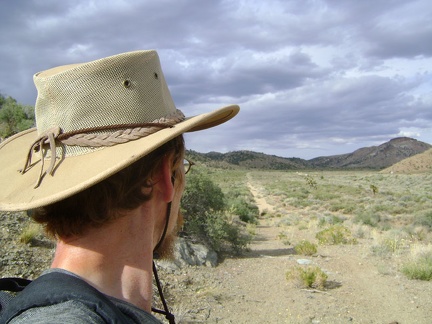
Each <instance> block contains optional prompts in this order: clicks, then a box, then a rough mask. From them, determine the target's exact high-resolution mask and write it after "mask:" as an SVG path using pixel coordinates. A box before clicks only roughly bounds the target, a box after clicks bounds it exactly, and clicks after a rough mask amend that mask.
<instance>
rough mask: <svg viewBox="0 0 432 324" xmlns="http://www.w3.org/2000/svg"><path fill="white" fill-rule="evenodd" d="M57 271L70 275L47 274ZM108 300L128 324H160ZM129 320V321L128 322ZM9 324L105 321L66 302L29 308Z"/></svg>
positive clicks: (127, 305) (141, 312)
mask: <svg viewBox="0 0 432 324" xmlns="http://www.w3.org/2000/svg"><path fill="white" fill-rule="evenodd" d="M52 271H59V272H64V273H67V274H70V275H74V274H72V273H71V272H68V271H65V270H61V269H51V270H49V271H48V272H52ZM107 297H108V299H109V300H110V301H111V302H113V303H114V305H115V306H116V307H118V309H119V310H120V311H121V312H122V313H123V314H124V315H125V317H126V318H127V319H128V323H158V324H160V323H161V322H160V321H159V320H158V319H157V318H156V317H154V316H153V315H151V314H149V313H147V312H146V311H144V310H142V309H140V308H138V307H136V306H135V305H133V304H131V303H128V302H125V301H123V300H120V299H117V298H114V297H110V296H107ZM129 319H130V321H129ZM10 323H11V324H22V323H32V324H33V323H34V324H46V323H48V324H49V323H56V324H57V323H61V324H78V323H79V324H82V323H92V324H105V321H104V320H103V319H102V318H101V317H100V316H99V315H98V314H97V313H95V312H94V311H92V310H91V309H90V308H89V307H88V306H87V305H85V304H84V303H81V302H79V301H76V300H69V301H66V302H62V303H58V304H54V305H50V306H45V307H35V308H31V309H29V310H27V311H25V312H23V313H22V314H20V315H19V316H16V317H15V318H13V319H12V320H11V321H10Z"/></svg>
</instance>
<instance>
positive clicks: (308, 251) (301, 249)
mask: <svg viewBox="0 0 432 324" xmlns="http://www.w3.org/2000/svg"><path fill="white" fill-rule="evenodd" d="M294 250H295V251H296V253H297V254H301V255H314V254H316V253H317V251H318V250H317V246H316V244H314V243H311V242H309V241H307V240H303V241H301V242H300V243H298V244H296V245H295V246H294Z"/></svg>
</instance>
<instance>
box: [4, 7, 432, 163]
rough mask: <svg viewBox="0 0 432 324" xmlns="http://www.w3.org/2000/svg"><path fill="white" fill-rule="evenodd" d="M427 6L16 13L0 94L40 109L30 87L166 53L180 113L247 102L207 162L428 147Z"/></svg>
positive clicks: (204, 140)
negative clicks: (130, 57) (414, 143)
mask: <svg viewBox="0 0 432 324" xmlns="http://www.w3.org/2000/svg"><path fill="white" fill-rule="evenodd" d="M431 15H432V5H431V4H430V3H429V1H427V0H417V1H409V2H408V1H403V0H398V1H394V0H388V1H379V2H375V3H373V4H371V3H370V2H367V1H356V0H347V1H335V0H320V1H282V0H281V1H277V0H269V1H257V0H255V1H253V0H244V1H233V0H225V1H206V2H204V1H200V0H177V1H174V0H158V1H156V0H154V1H150V0H148V1H122V0H109V1H103V2H102V1H84V0H83V1H74V2H69V1H55V0H47V1H43V2H41V1H35V0H34V1H23V0H17V1H8V2H5V3H4V4H2V10H1V11H0V42H1V44H2V46H1V47H0V71H1V78H0V92H1V93H2V94H4V95H10V96H12V97H14V98H16V99H17V100H18V101H20V102H23V103H25V104H33V103H34V100H35V97H36V92H35V90H34V86H33V84H32V75H33V74H34V73H36V72H38V71H40V70H44V69H47V68H50V67H52V66H56V65H62V64H69V63H75V62H85V61H89V60H93V59H98V58H101V57H104V56H108V55H114V54H117V53H121V52H125V51H132V50H137V49H150V48H154V49H157V50H158V52H159V55H160V57H161V61H162V67H163V69H164V72H165V76H166V79H167V81H168V84H169V86H170V89H171V91H172V94H173V97H174V100H175V102H176V103H177V105H178V106H179V108H180V109H182V110H184V111H185V112H186V113H187V114H189V113H190V114H197V113H201V112H204V111H207V110H209V109H213V108H217V107H219V106H223V105H227V104H231V103H238V104H240V105H241V108H242V110H241V112H240V114H239V116H238V117H237V118H236V119H234V120H232V121H230V122H229V123H228V124H226V125H223V126H221V127H218V128H215V129H212V130H208V131H206V132H205V134H204V133H203V135H199V136H197V135H195V134H190V135H188V136H187V139H188V143H189V145H188V146H189V147H190V148H192V149H196V150H198V151H203V152H205V151H210V150H214V151H230V150H240V149H251V150H256V151H261V152H265V153H269V154H277V155H282V156H297V157H303V158H313V157H316V156H319V155H330V154H339V153H347V152H350V151H352V150H354V149H357V148H359V147H362V146H369V145H376V144H380V143H382V142H384V141H387V140H389V139H391V138H393V137H396V136H401V135H406V134H408V135H410V134H413V135H412V136H415V137H416V138H418V139H419V140H423V141H426V142H432V128H431V126H430V125H431V121H432V95H431V92H430V89H431V85H432V68H431V66H432V43H431V42H430V39H432V25H431V24H430V17H431Z"/></svg>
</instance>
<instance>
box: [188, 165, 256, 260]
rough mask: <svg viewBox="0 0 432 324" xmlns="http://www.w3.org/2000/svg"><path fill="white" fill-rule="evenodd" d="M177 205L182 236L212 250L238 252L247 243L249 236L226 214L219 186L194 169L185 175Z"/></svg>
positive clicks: (223, 198)
mask: <svg viewBox="0 0 432 324" xmlns="http://www.w3.org/2000/svg"><path fill="white" fill-rule="evenodd" d="M181 206H182V212H183V214H184V219H185V222H184V226H183V234H185V235H188V236H191V237H193V238H194V239H196V240H198V241H200V242H203V243H206V244H208V245H209V246H210V247H212V248H213V249H214V250H215V251H217V252H221V251H225V250H230V251H233V252H235V253H240V252H241V251H243V250H244V249H245V248H246V246H247V244H248V243H249V242H250V240H251V236H250V235H248V234H247V233H245V230H244V229H243V228H242V227H240V226H239V225H238V224H236V223H234V222H232V220H231V217H230V215H228V213H227V211H226V203H225V196H224V194H223V192H222V190H221V189H220V187H219V186H217V185H216V184H215V183H213V182H212V181H211V180H210V178H209V177H208V176H207V175H205V174H204V173H202V172H200V171H199V170H197V169H195V170H194V172H193V173H191V174H188V177H187V185H186V188H185V192H184V194H183V197H182V201H181Z"/></svg>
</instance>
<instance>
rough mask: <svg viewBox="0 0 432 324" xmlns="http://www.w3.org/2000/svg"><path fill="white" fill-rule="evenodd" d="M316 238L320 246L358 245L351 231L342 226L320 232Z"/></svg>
mask: <svg viewBox="0 0 432 324" xmlns="http://www.w3.org/2000/svg"><path fill="white" fill-rule="evenodd" d="M316 238H317V240H318V243H319V244H326V245H338V244H357V240H356V239H355V238H353V237H352V234H351V231H350V230H349V229H348V228H346V227H345V226H342V225H333V226H330V227H329V228H326V229H324V230H322V231H320V232H318V233H317V234H316Z"/></svg>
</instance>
